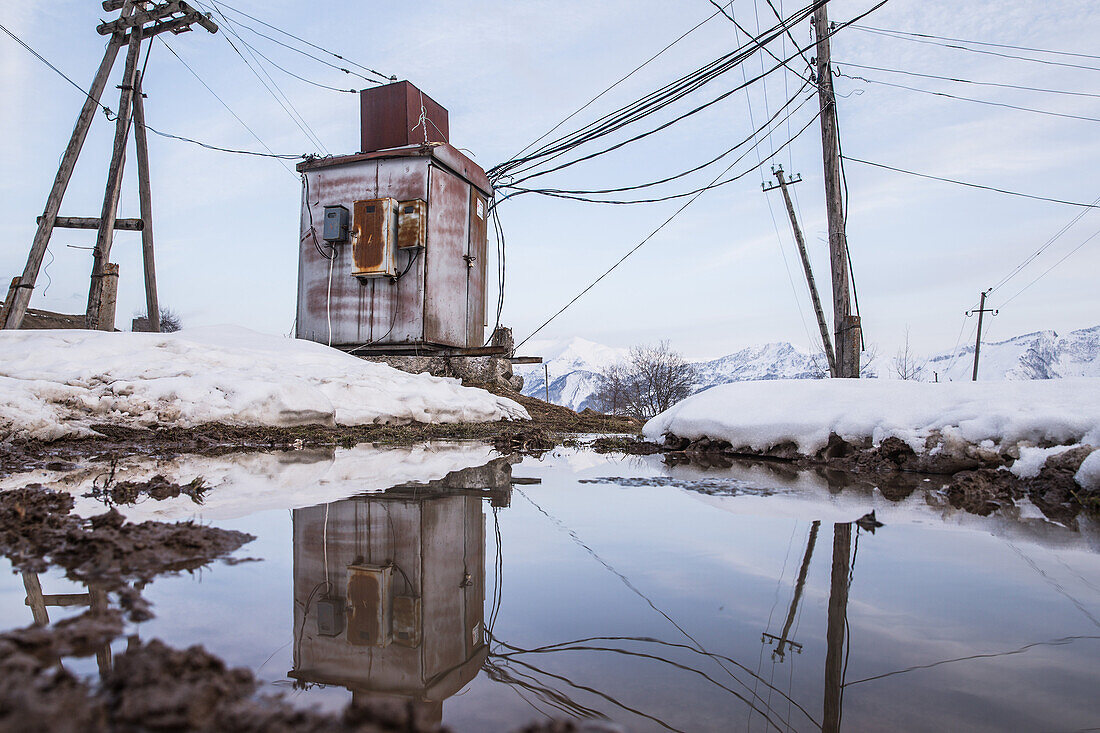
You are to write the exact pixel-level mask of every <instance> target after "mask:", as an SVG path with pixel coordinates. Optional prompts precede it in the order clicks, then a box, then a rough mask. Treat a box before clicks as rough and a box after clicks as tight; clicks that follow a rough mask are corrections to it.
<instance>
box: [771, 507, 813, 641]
mask: <svg viewBox="0 0 1100 733" xmlns="http://www.w3.org/2000/svg"><path fill="white" fill-rule="evenodd" d="M820 528H821V522H820V520H814V523H813V524H811V525H810V538H809V539H808V540H806V554H805V555H803V556H802V567H801V568H799V570H798V580H797V581H796V582H795V584H794V597H793V598H791V607H790V609H788V611H787V620H786V621H785V622H784V623H783V631H782V633H781V635H780V636H775V635H774V634H769V633H767V632H764V641H768V640H769V639H770V640H772V641H776V642H778V643H777V644H776V647H775V651H773V652H772V659H778V660H779V661H781V662H782V661H783V658H784V655H785V654H786V649H785V648H784V647H791V648H793V649H794V650H795V651H797V652H798V653H800V654H801V653H802V645H801V644H799V643H797V642H794V641H791V640H790V634H791V626H792V625H794V617H795V614H796V613H797V612H798V602H799V601H800V600H802V589H803V588H804V587H805V586H806V573H807V572H808V571H809V569H810V559H811V558H812V557H813V556H814V545H816V544H817V531H818V529H820Z"/></svg>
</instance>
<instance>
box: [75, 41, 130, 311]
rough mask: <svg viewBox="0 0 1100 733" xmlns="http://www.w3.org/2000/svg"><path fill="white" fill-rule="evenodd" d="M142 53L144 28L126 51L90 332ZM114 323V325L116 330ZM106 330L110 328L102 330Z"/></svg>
mask: <svg viewBox="0 0 1100 733" xmlns="http://www.w3.org/2000/svg"><path fill="white" fill-rule="evenodd" d="M140 51H141V29H140V28H134V30H133V31H131V33H130V46H129V48H128V49H127V51H126V70H125V72H124V73H123V75H122V85H121V86H122V93H121V94H120V95H119V102H118V119H117V120H116V121H115V145H114V152H113V153H112V154H111V167H110V168H109V169H108V171H107V189H106V191H105V192H104V195H103V211H102V212H101V213H100V215H99V235H98V236H97V237H96V243H95V250H94V251H93V252H92V278H91V284H90V286H89V288H88V309H87V311H86V315H85V319H86V322H87V326H88V328H90V329H101V328H102V324H101V323H100V318H99V306H100V301H101V298H102V293H103V277H104V274H105V269H104V268H105V267H106V266H107V263H108V262H109V261H110V258H111V244H112V243H113V241H114V234H115V232H114V225H115V215H116V214H117V213H118V195H119V191H120V190H121V188H122V171H123V168H124V166H125V164H126V140H127V138H128V137H129V135H130V120H131V112H132V111H133V94H134V81H135V78H136V77H135V74H136V73H137V61H138V54H139V53H140ZM113 326H114V324H113V323H112V324H111V327H112V328H113ZM103 330H107V329H103Z"/></svg>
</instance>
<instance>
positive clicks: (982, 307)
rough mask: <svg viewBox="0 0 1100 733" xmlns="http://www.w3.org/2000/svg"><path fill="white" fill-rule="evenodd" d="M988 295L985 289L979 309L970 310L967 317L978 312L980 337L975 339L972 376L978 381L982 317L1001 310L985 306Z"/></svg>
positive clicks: (972, 378) (974, 380) (972, 379)
mask: <svg viewBox="0 0 1100 733" xmlns="http://www.w3.org/2000/svg"><path fill="white" fill-rule="evenodd" d="M987 295H989V290H983V291H982V293H981V301H980V302H979V303H978V309H977V310H969V311H967V312H966V316H967V318H969V317H970V316H972V315H974V314H975V313H977V314H978V338H977V339H976V340H975V341H974V374H973V375H971V377H970V381H971V382H977V381H978V354H979V353H980V352H981V349H982V317H983V316H984V315H985V314H986V313H992V314H993V315H997V313H999V312H1000V311H997V310H993V309H992V308H986V307H985V296H987Z"/></svg>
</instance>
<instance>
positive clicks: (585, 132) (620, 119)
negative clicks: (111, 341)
mask: <svg viewBox="0 0 1100 733" xmlns="http://www.w3.org/2000/svg"><path fill="white" fill-rule="evenodd" d="M823 2H824V0H815V2H814V3H813V4H812V5H810V6H808V7H807V8H803V9H802V10H800V11H798V12H797V13H795V14H794V15H793V16H792V17H791V19H788V20H789V22H793V21H794V20H795V19H799V18H805V17H809V16H808V13H810V12H812V11H813V10H815V9H816V8H817V7H819V5H820V4H821V3H823ZM782 25H783V24H780V26H776V27H773V28H772V29H770V30H769V31H768V32H767V33H765V34H762V36H763V37H758V38H756V39H754V42H753V43H752V44H751V46H750V45H746V46H743V47H741V48H739V49H736V50H734V51H732V52H730V53H728V54H724V55H723V56H721V57H719V58H717V59H715V60H713V61H711V62H709V63H707V64H705V65H704V66H702V67H700V68H698V69H696V70H695V71H692V72H690V73H688V74H686V75H684V76H681V77H680V78H678V79H676V80H674V81H672V82H669V83H667V84H665V85H663V86H662V87H660V88H658V89H657V90H655V91H653V92H650V93H649V94H647V95H645V96H644V97H642V98H641V99H638V100H635V101H634V102H631V103H629V104H627V105H624V106H622V107H620V108H619V109H617V110H615V111H613V112H609V113H607V114H605V115H603V116H602V117H600V118H598V119H596V120H593V121H591V122H589V123H587V124H585V125H583V126H582V127H580V128H579V129H577V130H575V131H574V132H572V133H569V134H567V135H565V136H562V137H559V138H558V139H556V140H554V141H552V142H549V143H546V144H544V145H543V146H542V147H541V148H538V149H537V150H535V151H532V152H531V153H529V154H528V155H525V156H516V157H514V158H512V159H511V160H508V161H505V162H504V163H501V164H498V165H496V166H494V167H492V168H491V169H490V170H489V173H490V175H491V177H492V178H493V179H494V180H495V179H498V178H500V177H502V176H503V175H506V174H509V175H514V174H516V173H519V172H520V171H521V170H522V169H524V167H525V166H526V169H527V170H528V171H530V170H533V168H534V167H535V166H536V165H540V164H544V163H546V162H548V161H549V160H552V159H554V158H556V157H559V156H560V155H562V154H564V153H567V152H569V151H570V150H572V149H574V148H576V147H579V146H580V145H583V144H584V143H587V142H590V141H592V140H595V139H597V138H599V137H603V136H606V135H608V134H610V133H612V132H615V131H616V130H618V129H621V128H622V127H625V126H626V125H629V124H631V123H633V122H637V121H638V120H641V119H643V118H644V117H647V116H649V115H651V114H653V113H655V112H657V111H658V110H660V109H663V108H665V107H667V106H668V105H670V104H672V103H674V102H676V101H678V100H679V99H682V98H683V97H684V96H686V95H688V94H690V93H691V92H693V91H695V90H697V89H699V88H700V87H702V86H704V85H705V84H707V83H709V82H710V81H713V80H714V79H716V78H718V77H719V76H720V75H722V74H724V73H726V72H727V71H729V70H731V69H733V68H736V67H737V66H738V65H739V64H741V63H742V62H743V61H745V60H746V59H747V58H749V57H750V56H751V55H752V54H753V53H755V49H756V47H757V45H758V43H759V42H765V43H766V42H768V41H771V40H774V38H776V37H778V35H779V33H780V32H781V31H780V28H781V27H782ZM734 91H736V90H734ZM732 93H733V92H729V93H727V94H726V95H724V96H723V97H722V98H725V96H729V94H732ZM722 98H720V99H718V100H714V102H712V103H711V104H713V103H715V102H717V101H720V100H721V99H722ZM706 106H709V105H705V106H704V107H703V108H705V107H706ZM699 109H702V108H699ZM699 109H696V110H694V111H693V112H691V113H689V114H688V115H683V116H681V117H680V118H678V119H677V120H676V121H679V119H683V117H686V116H690V114H694V113H695V112H697V111H699ZM662 129H663V128H662ZM648 134H652V132H651V133H648ZM642 137H645V135H642ZM603 152H608V151H606V150H605V151H601V153H599V154H603ZM571 164H572V163H570V164H569V165H571Z"/></svg>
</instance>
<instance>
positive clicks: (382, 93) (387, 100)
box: [359, 81, 450, 153]
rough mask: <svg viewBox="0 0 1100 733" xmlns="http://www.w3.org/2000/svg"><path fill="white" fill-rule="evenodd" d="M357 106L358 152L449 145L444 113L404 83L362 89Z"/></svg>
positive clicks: (428, 98)
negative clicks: (446, 143) (413, 146)
mask: <svg viewBox="0 0 1100 733" xmlns="http://www.w3.org/2000/svg"><path fill="white" fill-rule="evenodd" d="M359 105H360V106H359V109H360V141H361V142H360V147H359V149H360V152H364V153H369V152H373V151H375V150H385V149H386V148H399V147H402V146H404V145H413V144H416V143H419V144H424V143H445V142H449V137H448V136H449V134H450V133H449V132H448V126H447V110H446V109H444V108H443V107H442V106H441V105H440V104H439V103H437V102H436V101H435V100H434V99H432V98H431V97H429V96H428V95H427V94H425V93H424V92H422V91H420V90H419V89H417V88H416V87H415V86H413V85H412V84H410V83H409V82H407V81H399V82H395V83H393V84H386V85H384V86H380V87H373V88H371V89H364V90H362V91H361V92H359ZM421 116H423V117H424V120H423V121H421Z"/></svg>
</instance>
